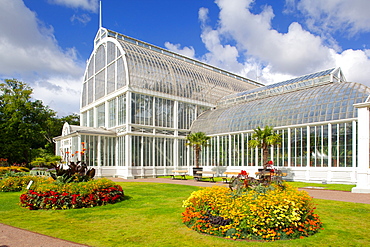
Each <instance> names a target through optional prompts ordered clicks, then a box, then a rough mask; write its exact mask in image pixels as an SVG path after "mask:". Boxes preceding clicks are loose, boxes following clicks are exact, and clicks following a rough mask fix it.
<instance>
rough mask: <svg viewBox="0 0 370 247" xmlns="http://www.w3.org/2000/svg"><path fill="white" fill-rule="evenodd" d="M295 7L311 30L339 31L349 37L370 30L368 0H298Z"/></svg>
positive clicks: (323, 31)
mask: <svg viewBox="0 0 370 247" xmlns="http://www.w3.org/2000/svg"><path fill="white" fill-rule="evenodd" d="M290 1H291V0H290ZM297 8H298V10H300V11H301V12H302V13H303V14H304V15H305V16H306V17H307V24H308V27H309V28H310V30H312V31H320V32H322V33H327V32H329V33H334V32H336V31H340V32H341V33H342V34H344V35H346V36H349V37H351V36H353V35H355V34H357V33H361V32H369V31H370V25H369V22H370V15H369V12H370V1H369V0H351V1H348V0H325V1H322V0H300V1H298V3H297Z"/></svg>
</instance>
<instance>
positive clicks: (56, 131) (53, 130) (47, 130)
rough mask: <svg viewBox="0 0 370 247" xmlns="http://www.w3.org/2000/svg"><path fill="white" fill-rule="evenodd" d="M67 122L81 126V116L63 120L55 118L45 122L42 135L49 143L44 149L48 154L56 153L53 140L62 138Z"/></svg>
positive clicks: (71, 116)
mask: <svg viewBox="0 0 370 247" xmlns="http://www.w3.org/2000/svg"><path fill="white" fill-rule="evenodd" d="M65 122H68V123H69V124H71V125H80V116H79V115H77V114H71V115H68V116H65V117H61V118H57V117H55V116H53V117H50V118H49V119H48V120H47V121H46V122H45V124H44V128H43V130H42V131H41V132H40V134H42V135H43V136H44V138H45V140H46V141H47V143H46V144H45V147H44V148H45V149H46V150H47V152H48V153H50V154H53V153H54V152H55V147H54V146H55V145H54V142H53V138H54V137H56V136H60V134H61V133H62V128H63V124H64V123H65Z"/></svg>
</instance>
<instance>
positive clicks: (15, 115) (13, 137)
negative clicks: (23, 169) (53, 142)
mask: <svg viewBox="0 0 370 247" xmlns="http://www.w3.org/2000/svg"><path fill="white" fill-rule="evenodd" d="M31 94H32V88H30V87H29V86H28V85H27V84H25V83H23V82H20V81H17V80H15V79H13V80H8V79H7V80H5V81H4V82H3V83H0V146H1V149H0V157H2V158H7V159H8V160H9V161H10V162H11V163H24V162H29V161H30V158H31V157H30V156H31V151H32V150H33V149H37V148H39V147H44V146H45V144H46V139H45V136H44V135H43V134H42V131H43V130H45V129H46V128H47V124H48V120H49V119H52V118H55V116H56V113H55V112H54V111H53V110H51V109H49V108H48V107H45V106H44V105H43V104H42V102H41V101H40V100H35V101H32V100H31Z"/></svg>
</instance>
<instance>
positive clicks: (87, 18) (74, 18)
mask: <svg viewBox="0 0 370 247" xmlns="http://www.w3.org/2000/svg"><path fill="white" fill-rule="evenodd" d="M70 19H71V21H72V22H75V21H78V22H80V23H82V24H84V25H86V24H87V23H88V22H90V21H91V17H90V16H89V15H87V14H82V15H77V14H74V15H72V17H71V18H70Z"/></svg>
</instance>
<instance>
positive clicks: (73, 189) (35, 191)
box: [20, 179, 124, 210]
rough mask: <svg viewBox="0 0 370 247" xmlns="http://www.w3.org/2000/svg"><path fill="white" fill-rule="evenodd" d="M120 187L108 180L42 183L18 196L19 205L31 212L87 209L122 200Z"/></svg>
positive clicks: (122, 194) (122, 195)
mask: <svg viewBox="0 0 370 247" xmlns="http://www.w3.org/2000/svg"><path fill="white" fill-rule="evenodd" d="M123 197H124V193H123V190H122V188H121V186H119V185H116V184H115V183H114V182H112V181H110V180H108V179H97V180H91V181H88V182H81V183H66V184H58V183H43V184H37V185H36V186H34V187H33V188H32V189H31V190H28V191H26V192H24V193H23V194H22V195H21V196H20V204H21V206H22V207H27V208H29V209H31V210H36V209H69V208H87V207H95V206H100V205H105V204H108V203H116V202H119V201H121V200H122V199H123Z"/></svg>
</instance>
